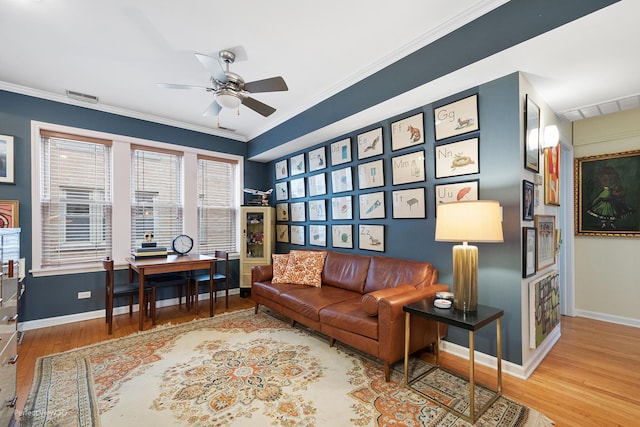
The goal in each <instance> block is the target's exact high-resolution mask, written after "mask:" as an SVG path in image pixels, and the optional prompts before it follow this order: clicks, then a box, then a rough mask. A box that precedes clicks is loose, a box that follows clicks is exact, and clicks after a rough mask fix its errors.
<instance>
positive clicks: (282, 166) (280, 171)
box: [276, 159, 289, 179]
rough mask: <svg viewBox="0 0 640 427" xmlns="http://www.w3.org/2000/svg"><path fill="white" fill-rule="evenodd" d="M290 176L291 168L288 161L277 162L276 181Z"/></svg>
mask: <svg viewBox="0 0 640 427" xmlns="http://www.w3.org/2000/svg"><path fill="white" fill-rule="evenodd" d="M288 176H289V168H288V167H287V159H284V160H280V161H279V162H276V179H282V178H286V177H288Z"/></svg>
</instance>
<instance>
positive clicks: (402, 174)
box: [391, 151, 425, 185]
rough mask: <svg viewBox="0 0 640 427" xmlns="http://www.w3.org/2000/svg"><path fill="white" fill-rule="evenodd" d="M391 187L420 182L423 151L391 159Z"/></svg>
mask: <svg viewBox="0 0 640 427" xmlns="http://www.w3.org/2000/svg"><path fill="white" fill-rule="evenodd" d="M391 166H392V175H393V185H400V184H408V183H410V182H422V181H424V180H425V175H424V151H416V152H415V153H409V154H405V155H403V156H397V157H394V158H393V159H391Z"/></svg>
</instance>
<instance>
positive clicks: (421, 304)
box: [403, 298, 504, 424]
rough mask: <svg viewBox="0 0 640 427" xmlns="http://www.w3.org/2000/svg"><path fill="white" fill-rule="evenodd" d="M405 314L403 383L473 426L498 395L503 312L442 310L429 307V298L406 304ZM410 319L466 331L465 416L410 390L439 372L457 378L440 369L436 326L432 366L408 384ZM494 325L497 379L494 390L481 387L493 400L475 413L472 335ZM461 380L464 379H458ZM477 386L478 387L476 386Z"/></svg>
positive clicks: (438, 328)
mask: <svg viewBox="0 0 640 427" xmlns="http://www.w3.org/2000/svg"><path fill="white" fill-rule="evenodd" d="M403 311H404V312H405V346H404V383H405V385H406V386H407V387H408V388H409V389H411V390H413V391H414V392H416V393H418V394H420V395H422V396H424V397H426V398H427V399H429V400H430V401H432V402H434V403H437V404H438V405H440V406H441V407H442V408H444V409H446V410H447V411H450V412H452V413H454V414H456V415H457V416H459V417H460V418H462V419H464V420H465V421H468V422H470V423H471V424H474V423H475V422H476V421H477V420H478V418H480V416H482V414H483V413H484V412H485V411H486V410H487V409H488V408H489V407H490V406H491V405H492V404H493V403H494V402H495V401H496V400H497V399H498V397H500V396H501V395H502V332H501V319H502V316H503V315H504V311H503V310H501V309H498V308H494V307H489V306H486V305H480V304H478V310H477V311H474V312H463V311H461V310H456V309H454V308H448V309H442V308H437V307H435V306H434V305H433V298H427V299H424V300H421V301H417V302H414V303H411V304H407V305H405V306H404V307H403ZM411 315H415V316H422V317H426V318H427V319H431V320H435V321H436V322H438V324H439V323H444V324H447V325H449V326H453V327H457V328H462V329H466V330H468V331H469V378H465V379H468V381H469V415H467V414H463V413H461V412H459V411H457V410H456V409H454V408H451V407H449V406H447V405H445V404H444V403H442V402H440V401H438V400H436V399H434V398H433V397H431V396H428V395H426V394H425V393H423V392H422V391H420V390H418V389H416V388H414V387H413V384H415V383H416V382H417V381H420V380H421V379H423V378H425V377H426V376H428V375H430V374H432V373H433V372H436V371H437V370H442V371H446V372H449V373H450V374H452V375H456V376H458V377H461V376H460V375H458V374H456V373H454V372H450V371H447V370H446V369H444V368H442V367H441V366H440V325H438V327H437V328H436V329H437V331H438V339H437V341H436V344H435V346H434V351H435V355H436V364H435V366H433V367H432V368H431V369H429V370H428V371H426V372H424V373H422V374H421V375H420V376H418V377H417V378H415V379H413V380H411V381H409V341H410V339H411ZM493 321H495V322H496V352H497V355H496V358H497V365H498V366H497V375H498V387H497V389H492V388H490V387H487V386H486V385H482V386H483V387H484V388H486V389H488V390H490V391H492V392H493V396H492V397H491V398H490V399H489V400H488V401H487V402H486V403H485V404H484V405H483V406H482V407H481V408H480V409H479V411H478V412H477V413H476V411H475V398H474V397H475V386H476V382H475V377H474V374H475V361H474V332H475V331H477V330H478V329H480V328H482V327H484V326H486V325H488V324H490V323H491V322H493ZM461 378H464V377H461ZM478 385H481V384H478Z"/></svg>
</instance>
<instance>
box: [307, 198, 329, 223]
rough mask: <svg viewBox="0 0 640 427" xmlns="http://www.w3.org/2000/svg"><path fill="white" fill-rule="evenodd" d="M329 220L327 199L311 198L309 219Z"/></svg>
mask: <svg viewBox="0 0 640 427" xmlns="http://www.w3.org/2000/svg"><path fill="white" fill-rule="evenodd" d="M326 220H327V208H326V201H325V200H324V199H322V200H309V221H326Z"/></svg>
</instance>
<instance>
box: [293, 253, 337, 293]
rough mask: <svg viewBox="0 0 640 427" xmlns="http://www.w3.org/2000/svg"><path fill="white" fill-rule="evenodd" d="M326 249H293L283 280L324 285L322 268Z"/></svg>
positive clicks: (301, 283)
mask: <svg viewBox="0 0 640 427" xmlns="http://www.w3.org/2000/svg"><path fill="white" fill-rule="evenodd" d="M326 257H327V253H326V252H325V251H291V252H289V262H288V263H287V270H286V271H285V273H284V277H283V280H284V281H285V282H286V283H293V284H297V285H307V286H315V287H317V288H319V287H320V286H321V285H322V269H323V268H324V259H325V258H326Z"/></svg>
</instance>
